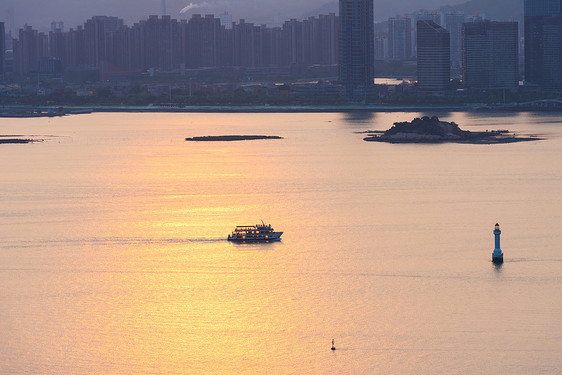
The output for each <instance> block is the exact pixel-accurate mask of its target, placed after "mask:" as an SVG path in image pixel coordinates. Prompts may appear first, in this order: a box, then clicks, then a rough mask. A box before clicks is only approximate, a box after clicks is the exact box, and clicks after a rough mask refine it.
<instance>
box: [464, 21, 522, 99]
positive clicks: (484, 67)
mask: <svg viewBox="0 0 562 375" xmlns="http://www.w3.org/2000/svg"><path fill="white" fill-rule="evenodd" d="M518 40H519V28H518V24H517V22H492V21H483V22H470V23H465V24H464V26H463V83H464V85H465V86H466V87H467V88H472V89H510V90H513V89H516V88H517V87H518V85H519V69H518V68H519V51H518Z"/></svg>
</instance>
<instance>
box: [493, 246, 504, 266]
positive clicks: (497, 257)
mask: <svg viewBox="0 0 562 375" xmlns="http://www.w3.org/2000/svg"><path fill="white" fill-rule="evenodd" d="M492 262H494V263H503V252H502V251H501V250H498V249H496V250H494V251H493V252H492Z"/></svg>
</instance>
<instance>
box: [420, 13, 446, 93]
mask: <svg viewBox="0 0 562 375" xmlns="http://www.w3.org/2000/svg"><path fill="white" fill-rule="evenodd" d="M417 45H418V51H417V57H418V87H419V89H420V90H423V91H443V90H446V89H447V88H448V87H449V84H450V81H451V53H450V37H449V32H448V31H447V30H445V29H444V28H442V27H441V26H439V25H438V24H436V23H435V22H433V21H418V22H417Z"/></svg>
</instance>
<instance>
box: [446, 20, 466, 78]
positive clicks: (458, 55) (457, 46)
mask: <svg viewBox="0 0 562 375" xmlns="http://www.w3.org/2000/svg"><path fill="white" fill-rule="evenodd" d="M463 23H464V13H447V14H445V28H446V29H447V30H448V31H449V34H450V35H451V68H453V69H455V70H458V69H460V68H461V66H462V24H463Z"/></svg>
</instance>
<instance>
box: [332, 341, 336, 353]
mask: <svg viewBox="0 0 562 375" xmlns="http://www.w3.org/2000/svg"><path fill="white" fill-rule="evenodd" d="M332 350H336V346H335V344H334V339H332Z"/></svg>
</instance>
